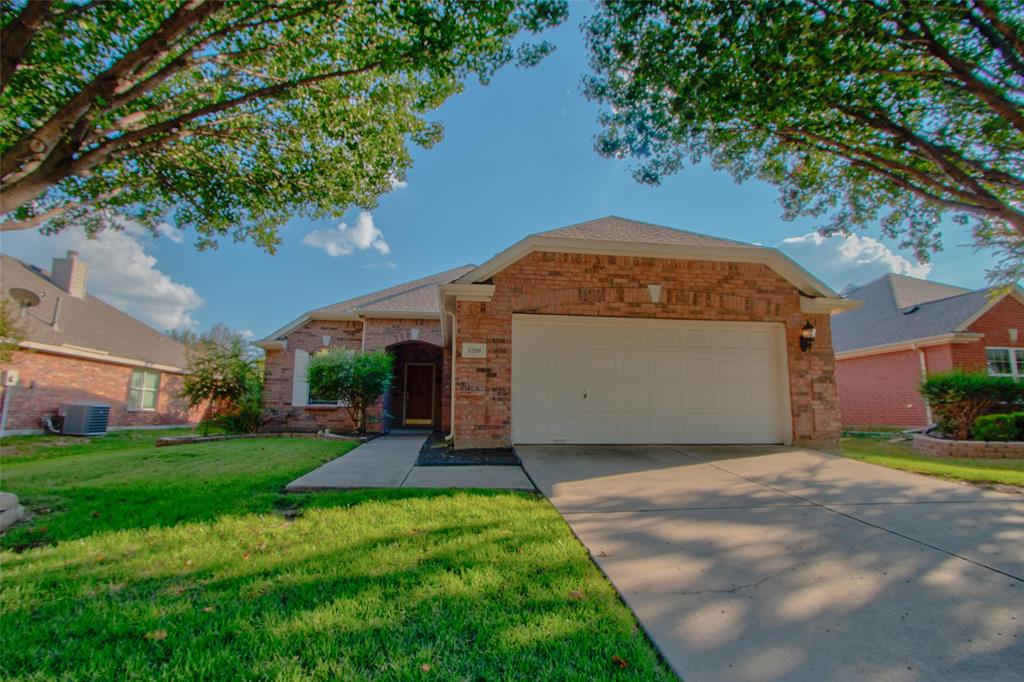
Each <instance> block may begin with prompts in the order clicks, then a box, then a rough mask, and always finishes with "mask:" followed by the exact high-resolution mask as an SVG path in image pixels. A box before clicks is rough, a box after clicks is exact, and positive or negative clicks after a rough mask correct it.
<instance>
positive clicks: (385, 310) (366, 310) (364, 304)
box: [255, 265, 475, 348]
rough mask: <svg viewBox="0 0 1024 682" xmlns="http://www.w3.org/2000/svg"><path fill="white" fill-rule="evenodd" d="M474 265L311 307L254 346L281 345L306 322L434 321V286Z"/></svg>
mask: <svg viewBox="0 0 1024 682" xmlns="http://www.w3.org/2000/svg"><path fill="white" fill-rule="evenodd" d="M474 267H475V266H473V265H462V266H459V267H457V268H452V269H451V270H445V271H444V272H438V273H436V274H433V275H428V276H426V277H421V278H419V279H414V280H412V281H410V282H403V283H402V284H396V285H395V286H393V287H388V288H386V289H381V290H379V291H375V292H373V293H370V294H364V295H362V296H356V297H355V298H349V299H346V300H344V301H339V302H337V303H332V304H330V305H326V306H322V307H320V308H314V309H313V310H310V311H308V312H306V313H304V314H302V315H300V316H299V317H297V318H295V319H294V320H292V321H291V322H289V323H288V324H286V325H285V326H283V327H281V328H280V329H278V330H276V331H274V332H272V333H271V334H269V335H267V336H266V337H265V338H263V339H260V340H259V341H256V342H255V343H256V345H257V346H262V347H264V348H267V347H275V346H280V342H281V339H283V338H284V337H285V336H287V335H288V334H290V333H291V332H292V331H294V330H295V329H297V328H298V327H300V326H302V325H303V324H305V323H306V322H308V321H309V320H317V319H328V320H330V319H333V320H346V319H351V320H357V319H359V318H360V317H372V316H373V314H374V313H375V314H377V315H380V316H391V317H395V316H402V317H421V318H427V319H430V318H435V317H440V315H441V311H440V308H439V307H438V296H437V287H438V286H439V285H441V284H447V283H448V282H451V281H452V280H454V279H457V278H458V277H460V276H461V275H464V274H465V273H467V272H469V271H470V270H472V269H473V268H474Z"/></svg>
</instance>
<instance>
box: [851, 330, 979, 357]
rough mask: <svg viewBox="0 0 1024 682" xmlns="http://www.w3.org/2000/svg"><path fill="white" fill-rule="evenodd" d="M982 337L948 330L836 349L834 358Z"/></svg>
mask: <svg viewBox="0 0 1024 682" xmlns="http://www.w3.org/2000/svg"><path fill="white" fill-rule="evenodd" d="M984 337H985V335H984V334H975V333H973V332H948V333H946V334H937V335H935V336H926V337H923V338H920V339H910V340H908V341H896V342H894V343H883V344H881V345H878V346H867V347H865V348H855V349H853V350H845V351H836V353H835V356H836V360H849V359H851V358H862V357H865V356H868V355H882V354H884V353H896V352H899V351H901V350H916V349H917V348H927V347H929V346H942V345H945V344H947V343H974V342H975V341H978V340H980V339H983V338H984Z"/></svg>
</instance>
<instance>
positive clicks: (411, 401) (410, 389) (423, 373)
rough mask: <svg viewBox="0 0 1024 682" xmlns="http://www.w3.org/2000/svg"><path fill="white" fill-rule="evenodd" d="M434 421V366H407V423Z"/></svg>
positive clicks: (415, 423)
mask: <svg viewBox="0 0 1024 682" xmlns="http://www.w3.org/2000/svg"><path fill="white" fill-rule="evenodd" d="M433 423H434V366H433V365H406V366H405V424H407V425H409V426H416V425H430V424H433Z"/></svg>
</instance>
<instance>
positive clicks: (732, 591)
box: [659, 560, 811, 597]
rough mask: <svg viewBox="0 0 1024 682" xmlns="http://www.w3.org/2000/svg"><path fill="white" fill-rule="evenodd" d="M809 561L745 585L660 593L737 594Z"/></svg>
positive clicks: (684, 595)
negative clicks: (719, 588)
mask: <svg viewBox="0 0 1024 682" xmlns="http://www.w3.org/2000/svg"><path fill="white" fill-rule="evenodd" d="M809 563H811V562H810V561H809V560H808V561H801V562H800V563H799V564H796V565H794V566H787V567H786V568H783V569H782V570H780V571H776V572H775V573H771V574H769V575H766V576H765V577H763V578H761V579H760V580H758V581H756V582H752V583H746V584H744V585H736V586H735V587H730V588H729V589H721V590H694V591H689V592H687V591H683V592H667V593H665V592H662V593H659V594H676V595H680V596H683V597H689V596H694V595H700V594H735V593H736V592H742V591H743V590H750V589H757V588H758V587H761V585H764V584H765V583H766V582H768V581H769V580H773V579H775V578H778V577H779V576H780V575H784V574H786V573H789V572H791V571H795V570H797V569H800V568H803V567H804V566H806V565H807V564H809Z"/></svg>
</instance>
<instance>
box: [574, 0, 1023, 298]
mask: <svg viewBox="0 0 1024 682" xmlns="http://www.w3.org/2000/svg"><path fill="white" fill-rule="evenodd" d="M584 32H585V34H586V39H587V42H588V44H589V48H590V52H591V64H592V66H593V69H594V72H595V73H594V75H592V76H591V77H589V78H587V79H586V81H585V91H586V93H587V94H588V96H589V97H591V98H593V99H595V100H597V101H599V102H602V103H604V104H605V105H607V108H606V109H605V110H604V112H603V113H602V114H601V116H600V123H601V125H602V127H603V130H602V131H601V133H600V134H599V135H598V138H597V142H596V147H597V150H598V151H599V152H600V153H602V154H604V155H607V156H612V157H631V158H633V159H635V160H637V161H638V162H639V163H638V166H637V167H636V169H635V176H636V177H637V179H638V180H640V181H642V182H647V183H655V184H656V183H658V182H659V181H660V180H661V178H662V177H663V176H665V175H666V174H670V173H675V172H676V171H678V170H680V169H681V168H682V167H683V166H684V165H685V163H686V162H692V163H696V162H698V161H700V160H701V159H702V158H705V157H707V158H710V160H711V162H712V163H713V165H714V166H715V167H717V168H724V169H727V170H729V171H730V172H731V173H732V174H733V176H734V177H735V178H736V179H737V180H744V179H747V178H750V177H759V178H761V179H764V180H767V181H769V182H773V183H775V184H776V185H778V186H779V188H780V192H781V202H782V205H783V208H784V215H785V217H786V218H789V219H791V218H794V217H797V216H815V217H820V216H827V218H828V220H827V222H826V223H824V225H823V231H824V232H826V233H836V232H838V233H848V232H850V231H851V230H854V229H856V228H859V227H862V226H864V225H867V224H869V223H874V222H876V221H880V224H881V227H882V231H883V233H884V235H885V236H887V237H889V238H892V239H897V240H899V242H900V246H902V247H910V248H913V249H914V251H915V253H916V255H917V257H918V258H920V259H922V260H927V258H928V256H929V253H930V252H931V251H934V250H938V249H940V248H941V246H942V241H941V235H940V231H939V225H940V221H941V220H942V218H943V217H944V216H947V215H948V216H951V217H952V218H953V219H955V220H957V221H960V222H962V223H970V224H972V225H973V229H974V235H975V242H976V244H977V245H979V246H994V247H996V248H997V253H998V254H1000V256H999V257H1000V262H999V265H998V266H997V268H996V269H995V270H993V271H992V272H990V277H992V278H993V279H996V280H1000V279H1001V280H1003V281H1012V280H1014V279H1016V278H1018V277H1020V276H1021V275H1022V274H1024V203H1022V202H1024V13H1022V12H1021V8H1020V5H1019V4H1016V3H998V2H993V1H992V0H950V1H949V2H918V1H916V0H863V1H859V2H827V1H825V0H752V1H751V2H735V1H734V0H705V1H702V2H677V1H673V0H653V1H651V2H643V3H638V2H628V1H621V0H606V1H605V2H603V3H602V5H601V7H600V9H599V11H598V12H596V13H595V14H594V15H592V16H591V17H590V18H589V19H588V20H587V21H586V23H585V25H584Z"/></svg>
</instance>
